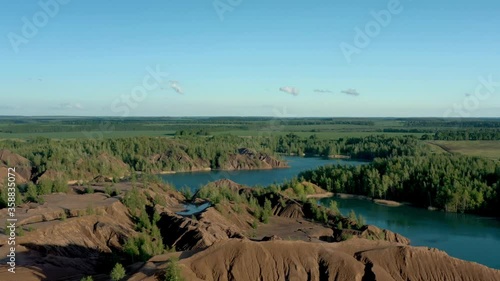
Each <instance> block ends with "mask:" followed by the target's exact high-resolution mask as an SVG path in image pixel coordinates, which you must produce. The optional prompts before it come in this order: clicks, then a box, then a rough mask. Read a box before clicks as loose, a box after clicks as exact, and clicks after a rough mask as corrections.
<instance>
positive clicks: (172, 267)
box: [164, 258, 185, 281]
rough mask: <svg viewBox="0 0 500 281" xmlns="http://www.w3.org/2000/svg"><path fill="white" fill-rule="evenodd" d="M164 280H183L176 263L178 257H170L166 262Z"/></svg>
mask: <svg viewBox="0 0 500 281" xmlns="http://www.w3.org/2000/svg"><path fill="white" fill-rule="evenodd" d="M164 280H165V281H184V280H185V279H184V278H182V276H181V270H180V268H179V265H178V259H176V258H171V259H170V262H169V263H168V266H167V269H166V270H165V278H164Z"/></svg>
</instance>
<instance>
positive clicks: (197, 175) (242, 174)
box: [161, 157, 367, 191]
mask: <svg viewBox="0 0 500 281" xmlns="http://www.w3.org/2000/svg"><path fill="white" fill-rule="evenodd" d="M283 158H284V159H285V160H286V161H287V162H288V165H289V166H290V168H280V169H272V170H240V171H206V172H186V173H175V174H166V175H161V177H162V178H163V180H164V181H166V182H169V183H171V184H173V185H174V186H175V187H176V188H177V189H182V188H183V187H189V188H190V189H191V190H193V191H195V190H198V189H199V188H200V187H201V186H203V185H205V184H207V183H209V182H212V181H216V180H219V179H223V178H226V179H230V180H232V181H235V182H237V183H240V184H246V185H250V186H255V185H261V186H268V185H271V184H273V183H282V182H283V181H285V180H287V179H292V178H293V177H296V176H297V175H298V174H299V173H300V172H302V171H305V170H309V169H314V168H317V167H319V166H323V165H326V164H341V165H362V164H366V163H367V162H362V161H355V160H340V159H322V158H318V157H283Z"/></svg>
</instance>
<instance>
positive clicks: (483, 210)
mask: <svg viewBox="0 0 500 281" xmlns="http://www.w3.org/2000/svg"><path fill="white" fill-rule="evenodd" d="M299 176H300V177H303V178H304V179H305V180H307V181H311V182H313V183H315V184H317V185H319V186H321V187H323V188H325V189H327V190H328V191H332V192H340V193H351V194H361V195H366V196H370V197H373V198H382V199H390V200H396V201H405V202H411V203H412V204H415V205H417V206H422V207H435V208H438V209H444V210H446V211H448V212H472V213H480V214H487V215H494V216H498V217H500V164H498V163H495V162H494V161H490V160H486V159H479V158H473V157H467V156H458V155H453V156H450V155H433V154H429V155H420V156H404V157H392V158H385V159H382V158H377V159H375V160H374V161H373V162H372V163H370V164H368V165H362V166H356V167H352V166H341V165H338V166H326V167H320V168H318V169H316V170H310V171H306V172H303V173H301V174H300V175H299Z"/></svg>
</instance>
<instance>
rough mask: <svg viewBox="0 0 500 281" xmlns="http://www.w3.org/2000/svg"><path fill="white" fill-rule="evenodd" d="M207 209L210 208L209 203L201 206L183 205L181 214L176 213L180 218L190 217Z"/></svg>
mask: <svg viewBox="0 0 500 281" xmlns="http://www.w3.org/2000/svg"><path fill="white" fill-rule="evenodd" d="M208 207H210V203H203V204H201V205H196V204H185V205H184V210H183V211H181V212H177V214H178V215H181V216H191V215H194V214H197V213H199V212H202V211H205V209H206V208H208Z"/></svg>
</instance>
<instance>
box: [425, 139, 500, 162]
mask: <svg viewBox="0 0 500 281" xmlns="http://www.w3.org/2000/svg"><path fill="white" fill-rule="evenodd" d="M429 143H430V144H431V145H432V146H434V147H435V148H436V151H437V152H439V150H441V152H448V153H460V154H464V155H469V156H477V157H486V158H490V159H495V160H500V141H431V142H429Z"/></svg>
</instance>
